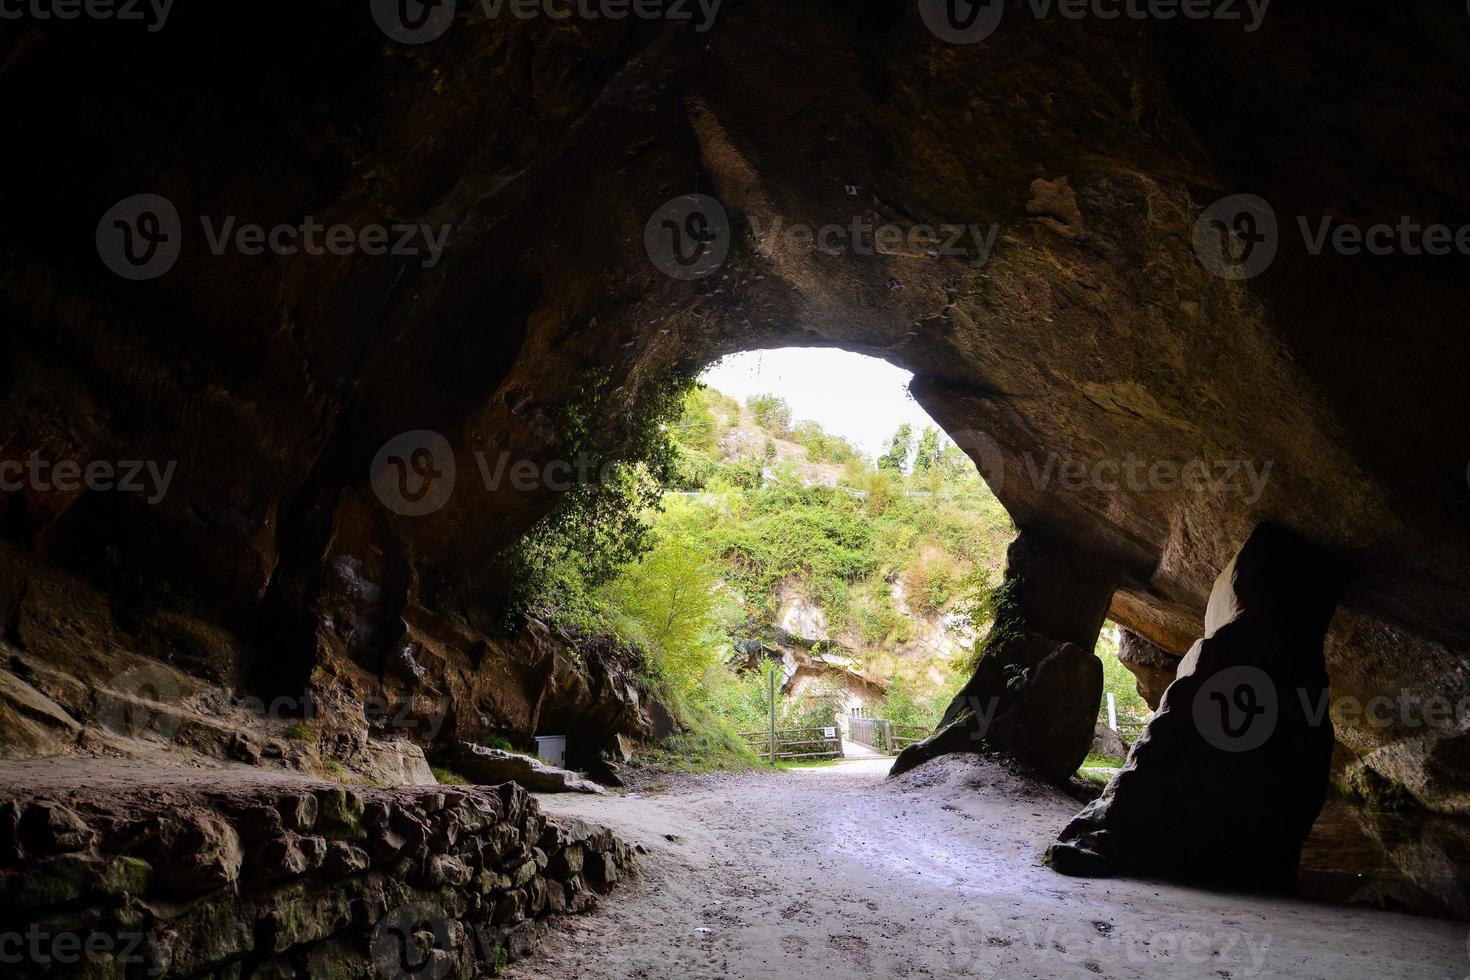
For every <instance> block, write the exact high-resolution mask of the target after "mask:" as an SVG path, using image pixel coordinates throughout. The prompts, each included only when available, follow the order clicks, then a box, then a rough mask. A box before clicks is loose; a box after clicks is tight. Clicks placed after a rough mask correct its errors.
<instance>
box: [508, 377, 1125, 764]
mask: <svg viewBox="0 0 1470 980" xmlns="http://www.w3.org/2000/svg"><path fill="white" fill-rule="evenodd" d="M681 399H682V400H681V401H680V402H679V403H678V404H677V405H676V406H674V410H673V411H671V412H670V413H669V414H668V415H667V416H666V419H667V420H666V421H663V422H661V423H659V424H658V431H657V433H656V434H654V435H653V436H652V437H651V439H652V441H653V442H657V443H658V444H659V446H660V449H659V451H658V452H657V453H656V454H654V455H655V456H656V458H657V460H658V465H657V466H652V465H649V464H640V465H639V466H637V467H634V468H630V469H629V470H627V471H622V472H621V475H620V477H619V487H618V488H616V490H617V492H615V493H613V494H611V497H612V498H613V499H616V500H620V501H621V502H622V503H621V506H622V508H623V509H624V510H625V511H626V510H627V509H628V508H630V507H633V506H636V507H637V508H638V511H637V513H636V514H631V513H629V514H626V515H625V516H626V517H627V518H628V520H626V521H625V522H624V523H625V524H627V525H628V526H627V527H623V528H621V529H620V530H617V531H616V533H611V532H609V533H604V534H603V538H604V539H605V540H603V541H601V542H595V541H594V542H591V543H584V544H583V545H581V546H579V547H573V546H570V545H569V542H568V540H567V539H568V536H569V535H573V533H574V532H573V530H572V529H570V528H563V529H560V530H555V529H553V530H552V531H549V532H548V533H547V534H545V535H542V536H541V538H540V539H539V542H538V539H537V538H535V537H533V539H532V543H531V545H530V546H529V547H530V548H531V549H533V551H532V553H531V554H530V556H529V557H528V558H527V559H526V564H527V565H528V566H531V567H534V569H535V574H534V582H535V585H534V588H533V590H532V591H533V592H534V595H535V602H534V607H535V610H536V611H537V612H538V613H539V614H541V615H544V616H546V617H547V618H548V619H553V620H555V621H557V622H558V623H559V624H560V625H562V626H565V627H570V628H571V629H573V630H574V631H578V632H582V633H584V634H588V635H592V634H611V635H613V636H615V637H617V638H618V639H619V640H620V641H622V642H623V643H625V644H627V645H628V646H630V647H632V648H636V649H638V650H641V651H642V652H643V655H644V657H645V659H646V663H647V671H648V674H649V680H650V681H651V682H652V683H653V685H654V687H655V688H656V689H657V690H658V691H659V692H660V694H661V695H662V696H663V697H664V698H665V700H666V701H667V702H668V703H669V704H670V706H671V707H672V708H673V710H674V711H675V713H676V715H678V716H679V717H680V718H681V720H682V721H684V723H685V724H686V725H687V726H688V727H689V728H690V729H691V730H692V731H693V732H695V733H696V738H697V739H698V740H700V741H701V742H703V743H709V742H713V743H716V744H717V745H719V746H723V747H727V748H730V747H733V748H736V749H737V750H738V743H737V742H736V741H735V740H734V739H733V737H732V733H734V732H737V731H745V730H756V729H760V728H763V727H764V726H765V725H766V723H767V717H768V714H767V713H768V711H769V702H768V700H767V695H766V691H767V683H766V677H765V674H764V671H765V670H769V669H778V670H782V669H783V668H781V667H776V668H772V667H771V666H770V665H769V663H768V661H766V660H765V658H763V657H761V656H760V653H759V651H761V650H764V651H767V652H775V653H781V652H783V651H784V652H785V655H786V664H785V667H784V670H783V674H782V678H781V680H782V682H783V687H782V692H783V693H782V695H781V696H780V698H779V703H778V711H779V714H780V717H781V724H782V725H783V726H788V727H808V726H817V725H830V724H832V723H833V721H832V720H833V716H834V715H835V714H836V713H838V712H839V711H841V710H844V705H846V706H851V705H852V704H853V703H854V702H853V701H852V699H851V694H850V692H851V691H852V690H853V689H855V688H856V689H859V690H861V691H863V692H866V693H867V694H868V695H869V696H868V697H866V698H865V702H866V704H867V708H866V710H867V711H868V712H869V713H870V714H871V715H873V716H876V717H883V718H888V719H891V720H893V721H895V722H900V723H903V724H915V725H925V726H932V725H933V724H934V723H935V722H936V721H937V720H938V718H939V716H940V714H941V713H942V712H943V709H944V707H945V705H947V704H948V702H949V700H950V698H951V697H952V696H953V694H954V692H955V691H956V690H957V689H958V687H959V686H960V684H961V683H962V682H963V679H964V678H965V677H966V676H967V675H968V672H969V669H970V661H971V659H972V657H973V656H974V646H975V640H976V638H977V637H978V636H980V635H981V634H983V631H984V629H985V628H986V627H987V625H988V622H987V613H986V610H987V609H988V607H989V601H990V599H991V594H992V591H993V590H994V589H995V588H996V587H997V586H999V584H1000V582H1001V575H1002V570H1003V567H1004V562H1005V551H1006V547H1007V546H1008V544H1009V543H1010V541H1011V539H1012V538H1013V537H1014V534H1015V530H1014V527H1013V526H1012V524H1011V521H1010V518H1009V516H1008V515H1007V514H1006V512H1005V510H1004V508H1003V507H1002V506H1001V505H1000V503H999V501H997V500H996V498H995V497H994V495H992V494H991V492H990V491H989V489H988V488H987V487H986V486H985V484H984V482H983V481H982V480H981V479H980V477H979V475H978V474H977V472H976V470H975V467H974V466H973V464H972V463H971V462H970V461H969V459H968V458H966V457H965V455H964V454H963V453H962V452H961V451H960V450H959V448H958V447H956V446H954V445H953V444H952V443H950V442H949V441H948V440H947V439H945V438H944V437H943V436H942V434H941V433H940V432H939V431H938V430H937V429H934V428H925V429H923V430H922V431H919V432H915V431H913V430H912V428H911V427H909V426H907V425H903V426H899V427H897V429H896V431H895V432H894V433H893V435H892V437H891V438H890V439H889V440H888V442H887V445H886V447H885V449H884V451H883V452H882V453H881V454H880V455H879V456H878V458H877V459H873V458H871V457H869V456H867V455H866V454H864V453H863V452H862V451H861V450H860V449H859V448H858V447H856V446H854V445H853V444H852V443H851V442H849V441H848V440H846V439H843V438H842V437H840V436H836V435H833V434H831V433H828V432H826V431H824V430H823V429H822V427H821V426H820V425H818V424H817V423H815V422H812V421H807V420H798V419H794V418H793V417H792V412H791V409H790V407H789V406H788V405H787V403H786V402H785V401H784V400H782V399H781V398H779V397H776V396H773V395H758V396H755V397H752V398H751V399H749V400H748V401H747V403H745V404H743V405H742V404H740V403H738V402H736V401H735V400H734V399H732V398H729V397H727V396H725V395H723V394H721V393H719V392H717V391H715V390H713V389H709V388H703V387H694V388H692V389H690V390H688V391H686V392H684V393H683V394H682V395H681ZM582 511H583V513H582V515H581V516H579V519H578V520H577V521H576V522H574V523H575V526H576V528H578V529H580V531H577V532H576V533H577V534H580V535H582V536H586V535H587V534H588V533H589V532H588V531H587V528H590V527H593V526H594V525H595V523H596V522H593V521H588V520H586V518H585V513H586V511H587V508H586V507H585V506H584V507H583V508H582ZM604 523H609V521H604ZM611 523H613V524H616V521H611ZM599 543H600V544H601V546H602V550H601V551H597V552H595V553H594V551H593V549H595V548H596V547H597V546H598V544H599ZM609 554H614V555H616V556H618V557H617V559H616V560H612V559H609V558H608V557H607V556H608V555H609ZM751 651H757V652H755V653H752V652H751ZM798 661H799V663H800V664H801V666H802V673H803V674H807V675H814V676H815V680H814V681H813V682H812V683H809V684H805V685H796V684H792V683H791V681H793V679H794V678H793V669H792V668H793V664H794V663H796V662H798ZM1113 664H1114V665H1116V660H1114V661H1113ZM1116 671H1122V673H1121V674H1119V676H1118V677H1117V678H1116V681H1117V683H1118V684H1120V685H1124V686H1126V687H1127V691H1128V693H1129V694H1132V696H1133V697H1134V698H1136V694H1135V693H1134V692H1133V691H1132V684H1131V677H1128V676H1127V675H1126V671H1124V670H1123V669H1122V668H1121V666H1117V667H1116ZM1116 671H1115V672H1116ZM1111 680H1112V678H1111V675H1110V681H1111ZM844 691H847V692H849V693H846V694H845V693H844ZM1130 706H1131V702H1130ZM707 747H708V745H707V744H701V745H697V746H686V748H693V749H698V748H707Z"/></svg>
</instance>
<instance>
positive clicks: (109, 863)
mask: <svg viewBox="0 0 1470 980" xmlns="http://www.w3.org/2000/svg"><path fill="white" fill-rule="evenodd" d="M235 775H238V773H236V774H235ZM60 797H61V798H58V799H49V798H45V797H40V798H30V799H18V798H12V799H6V800H4V801H0V918H3V920H4V921H5V922H6V923H8V924H11V925H16V926H21V925H24V926H25V927H26V929H25V930H22V931H26V930H32V929H33V930H34V932H35V933H36V934H37V935H40V936H42V937H57V936H63V935H65V934H66V933H68V932H69V931H71V932H76V933H79V934H81V935H83V936H87V937H89V938H88V940H87V949H86V951H85V952H86V953H87V954H93V955H83V951H82V950H81V949H80V948H77V949H71V948H69V947H63V946H62V945H57V944H52V945H51V947H50V948H48V949H45V950H43V952H44V953H45V954H47V955H46V956H45V957H43V958H38V957H36V956H25V957H21V958H20V962H18V965H17V964H15V963H12V964H11V965H9V966H7V971H8V973H7V975H9V976H15V977H30V976H43V975H44V976H83V975H85V976H124V975H126V976H134V975H137V976H145V975H146V976H156V977H185V976H200V975H205V974H209V975H214V976H218V975H226V976H229V975H238V974H239V973H240V972H241V971H242V970H244V971H246V972H250V975H252V976H283V977H288V976H339V977H370V976H383V977H387V976H395V975H403V974H405V973H406V974H408V975H419V974H421V973H422V974H423V975H429V973H432V975H433V976H436V977H451V976H453V977H477V976H490V975H494V974H495V973H496V972H497V970H498V967H499V965H501V964H503V963H504V962H505V961H507V960H512V959H519V958H521V957H523V956H525V955H527V954H528V952H529V951H530V948H531V943H532V941H533V939H534V935H535V933H534V930H533V929H532V925H531V924H532V922H533V921H534V920H535V919H536V918H537V917H540V916H543V915H545V914H547V913H549V912H580V911H583V910H585V909H587V908H588V907H590V906H591V905H592V904H594V902H595V901H596V898H597V895H598V894H599V893H605V892H607V891H608V890H609V889H610V888H612V887H613V886H614V885H615V884H616V883H617V882H618V881H619V880H620V879H621V878H623V877H625V876H627V875H629V874H632V873H633V872H634V864H633V855H632V852H631V851H630V849H629V848H628V847H627V845H625V844H624V843H623V842H621V841H619V840H618V839H616V838H615V837H614V836H613V835H612V833H611V832H610V831H608V830H606V829H603V828H599V827H593V826H589V825H588V824H585V823H583V822H582V821H567V822H560V823H558V822H548V821H547V819H546V818H545V816H543V815H542V813H541V812H540V810H539V808H538V807H537V805H536V802H535V801H534V800H533V799H530V798H529V797H528V796H527V795H526V792H525V790H523V789H521V788H520V787H518V786H515V785H510V784H508V785H503V786H497V787H476V788H473V789H465V788H456V789H452V790H451V789H442V790H429V789H419V790H361V791H359V790H354V789H344V788H341V787H332V786H319V785H313V784H308V783H297V784H285V785H282V784H266V785H254V786H249V787H248V788H246V787H241V788H239V789H236V790H223V789H211V790H200V789H179V788H172V789H168V790H161V789H157V788H154V789H137V790H136V791H134V792H130V793H123V794H118V793H112V792H101V793H99V792H95V791H87V790H80V791H74V792H71V793H66V794H60ZM17 827H18V828H19V829H18V830H17ZM47 941H48V942H49V939H48V940H47ZM89 960H95V962H91V963H89V962H88V961H89ZM48 961H49V962H48ZM426 970H427V971H429V973H426V972H424V971H426Z"/></svg>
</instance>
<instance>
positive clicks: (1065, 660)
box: [890, 530, 1113, 781]
mask: <svg viewBox="0 0 1470 980" xmlns="http://www.w3.org/2000/svg"><path fill="white" fill-rule="evenodd" d="M1065 554H1066V552H1065V549H1062V550H1060V551H1059V550H1058V548H1057V547H1056V543H1055V542H1054V541H1053V540H1051V539H1050V538H1049V537H1047V536H1046V535H1045V534H1042V533H1039V532H1036V531H1026V530H1023V531H1022V533H1021V535H1020V536H1019V537H1018V538H1017V539H1016V541H1015V542H1014V543H1012V545H1011V548H1010V551H1009V553H1008V556H1007V566H1006V574H1005V585H1004V586H1003V588H1002V591H1001V593H1000V594H1001V599H1000V600H999V604H998V607H997V609H996V612H995V625H994V627H993V628H992V629H991V631H990V634H989V636H987V637H986V639H985V643H984V646H983V647H982V649H981V652H980V657H979V660H978V663H977V666H976V670H975V674H974V676H973V677H972V678H971V679H970V681H969V682H968V683H967V684H966V685H965V686H964V687H962V688H961V689H960V692H959V693H958V694H957V695H955V698H954V701H953V702H951V704H950V706H949V708H948V709H946V711H945V713H944V717H943V718H942V719H941V721H940V725H939V729H938V730H937V731H936V732H935V733H934V734H933V735H931V736H930V737H928V738H926V739H924V740H923V741H921V742H916V743H914V744H913V745H910V746H909V747H908V748H906V749H904V750H903V751H902V752H901V753H899V756H898V759H897V760H895V762H894V764H893V769H892V771H891V772H890V775H893V776H897V775H900V774H902V773H905V772H907V771H908V770H910V769H912V768H914V767H915V766H917V765H919V764H921V763H923V762H926V761H928V760H929V759H932V758H934V757H935V756H936V755H942V754H944V753H947V752H965V751H968V752H981V751H985V750H987V749H1000V750H1004V751H1006V752H1009V753H1010V754H1011V755H1013V756H1015V757H1016V758H1018V759H1020V760H1021V761H1023V762H1025V763H1027V764H1029V765H1031V766H1032V767H1033V768H1035V769H1036V770H1037V771H1039V772H1040V773H1042V774H1043V775H1045V776H1048V777H1050V778H1052V779H1055V780H1059V781H1060V780H1064V779H1066V778H1067V777H1068V776H1070V775H1071V774H1072V773H1073V772H1075V771H1076V770H1077V767H1078V765H1080V764H1081V763H1082V760H1083V759H1085V758H1087V752H1088V750H1089V749H1090V748H1091V747H1092V739H1093V727H1094V725H1095V723H1096V720H1097V710H1098V704H1099V702H1100V701H1101V700H1102V690H1103V668H1102V662H1101V661H1099V660H1098V659H1097V657H1095V656H1093V654H1092V653H1091V650H1092V646H1093V644H1094V643H1095V642H1096V640H1097V635H1098V632H1099V631H1100V630H1101V629H1102V624H1103V618H1104V614H1105V613H1106V611H1107V604H1108V599H1109V598H1110V597H1111V595H1112V592H1113V583H1112V582H1110V581H1109V580H1108V579H1107V577H1106V574H1105V573H1104V574H1103V575H1099V574H1098V573H1097V570H1096V569H1093V568H1088V567H1085V566H1079V565H1076V564H1074V563H1072V562H1071V561H1069V560H1068V559H1067V558H1066V557H1065Z"/></svg>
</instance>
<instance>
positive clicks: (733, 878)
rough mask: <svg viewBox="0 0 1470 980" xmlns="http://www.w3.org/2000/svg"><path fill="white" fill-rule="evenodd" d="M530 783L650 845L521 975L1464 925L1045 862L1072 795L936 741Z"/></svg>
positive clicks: (941, 959) (1299, 949)
mask: <svg viewBox="0 0 1470 980" xmlns="http://www.w3.org/2000/svg"><path fill="white" fill-rule="evenodd" d="M888 765H889V763H888V760H877V761H866V760H865V761H850V762H845V763H842V764H840V765H837V766H832V767H828V768H816V769H803V770H794V771H790V772H784V773H769V772H753V773H740V774H720V775H713V776H705V777H698V778H693V779H690V780H688V781H685V782H679V783H677V784H676V785H675V786H674V787H673V788H671V789H670V790H668V791H666V792H660V793H651V794H641V793H635V794H629V795H627V796H607V797H580V796H579V797H571V796H542V797H539V798H540V800H541V803H542V806H543V807H544V808H545V809H546V810H547V811H548V812H549V813H556V814H567V815H574V816H580V817H584V818H586V819H588V820H595V821H597V822H599V823H604V824H607V825H609V826H611V827H613V828H614V829H615V830H616V831H617V832H618V833H619V834H621V835H622V836H623V837H624V838H625V839H627V840H628V841H629V842H631V843H636V844H641V845H642V846H643V847H644V848H646V849H647V851H648V853H647V854H645V855H644V856H643V857H642V858H641V859H640V861H641V872H640V875H639V877H638V878H637V879H635V880H633V881H632V882H631V883H628V884H625V885H624V886H622V887H621V888H619V889H618V890H617V891H616V892H614V893H613V894H612V895H610V896H608V897H607V898H606V899H604V900H603V902H602V904H601V906H600V908H599V909H598V910H597V911H596V912H594V913H592V914H589V915H586V916H581V917H575V918H568V919H565V920H563V921H562V922H561V923H559V924H558V926H557V929H556V931H553V932H552V933H551V934H550V935H549V936H548V937H547V938H546V939H545V940H543V944H542V947H541V949H540V950H539V951H538V953H537V954H536V955H535V956H533V957H532V958H530V959H529V960H526V961H524V962H522V963H518V964H515V965H513V966H512V967H511V969H510V971H509V975H510V976H512V977H517V978H523V980H524V978H532V977H536V978H559V977H566V978H572V977H579V978H581V977H586V978H600V977H609V978H612V977H618V978H621V977H653V978H675V977H678V978H702V977H727V976H728V977H760V978H785V977H792V978H797V977H801V978H812V977H844V978H846V977H853V976H862V975H865V974H866V975H869V976H875V977H906V976H933V977H991V978H1007V980H1009V978H1019V977H1034V978H1047V980H1050V978H1060V977H1098V976H1102V977H1116V978H1132V977H1188V978H1191V980H1195V978H1201V977H1204V978H1208V977H1226V978H1241V977H1273V978H1274V977H1293V978H1295V977H1314V978H1331V980H1344V978H1356V977H1362V978H1374V980H1379V978H1389V977H1406V978H1408V977H1412V978H1416V980H1417V978H1438V977H1447V978H1457V980H1458V978H1465V977H1467V976H1470V952H1467V927H1466V926H1465V925H1464V924H1460V923H1455V922H1450V921H1444V920H1438V919H1430V918H1419V917H1414V916H1409V915H1404V914H1400V913H1392V912H1379V911H1374V910H1371V909H1360V908H1349V907H1344V906H1334V905H1325V904H1317V903H1312V902H1307V901H1301V900H1293V899H1277V898H1261V897H1254V896H1245V895H1231V894H1218V893H1211V892H1205V891H1199V890H1194V889H1189V888H1184V887H1179V886H1175V885H1169V884H1162V883H1156V882H1150V881H1127V880H1110V881H1087V880H1078V879H1072V878H1066V877H1062V876H1060V875H1057V874H1055V873H1053V872H1052V871H1050V870H1048V869H1047V868H1046V867H1044V866H1043V865H1041V863H1040V860H1039V858H1040V855H1041V852H1042V851H1043V850H1044V848H1045V846H1046V844H1047V843H1049V842H1050V841H1051V840H1052V839H1053V838H1054V837H1055V835H1056V833H1057V831H1058V830H1060V829H1061V827H1062V826H1063V825H1064V824H1065V823H1066V822H1067V820H1068V819H1070V818H1071V816H1072V815H1073V814H1074V813H1075V812H1076V811H1077V809H1078V804H1077V803H1076V802H1075V801H1074V800H1072V799H1070V798H1068V797H1066V796H1064V795H1062V794H1060V793H1058V792H1054V791H1051V790H1048V789H1045V788H1037V787H1035V786H1031V785H1029V784H1025V783H1023V782H1022V781H1020V780H1018V779H1016V777H1014V776H1012V775H1011V774H1010V773H1008V772H1007V771H1006V770H1004V769H1002V768H1000V767H999V766H996V765H994V764H992V763H987V762H984V761H981V760H978V759H974V758H960V757H950V758H947V759H943V760H939V761H937V762H935V763H931V764H930V765H928V766H925V767H923V768H921V769H919V770H916V771H915V772H912V773H909V774H908V775H906V776H904V777H903V778H901V779H898V780H892V781H889V780H885V779H884V778H883V777H884V776H885V775H886V773H887V769H888Z"/></svg>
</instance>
